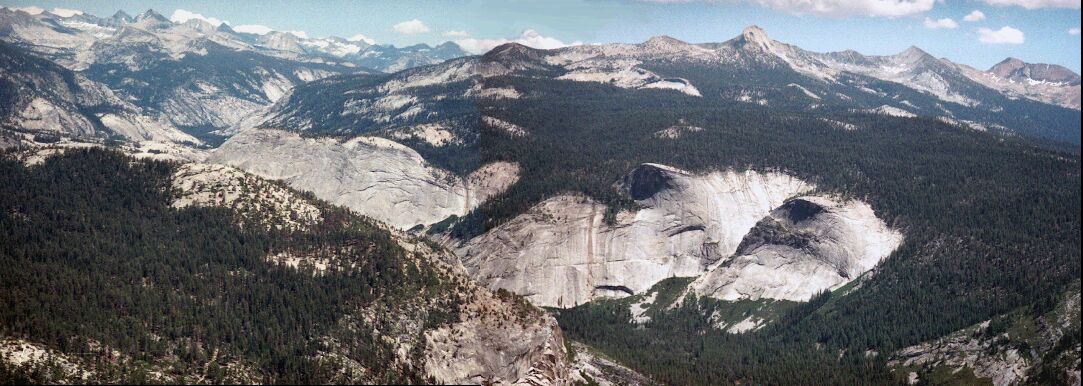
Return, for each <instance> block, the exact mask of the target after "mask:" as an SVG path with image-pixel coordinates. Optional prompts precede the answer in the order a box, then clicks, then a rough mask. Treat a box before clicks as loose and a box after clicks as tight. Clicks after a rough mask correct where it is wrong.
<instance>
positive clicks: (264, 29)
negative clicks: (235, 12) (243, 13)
mask: <svg viewBox="0 0 1083 386" xmlns="http://www.w3.org/2000/svg"><path fill="white" fill-rule="evenodd" d="M231 28H233V30H234V31H237V32H242V33H246V34H256V35H266V34H269V33H271V31H277V30H276V29H274V28H271V27H268V26H265V25H260V24H244V25H239V26H236V27H231ZM279 32H285V33H288V34H290V35H293V36H296V37H299V38H301V39H308V34H307V33H305V31H279Z"/></svg>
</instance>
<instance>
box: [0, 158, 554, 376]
mask: <svg viewBox="0 0 1083 386" xmlns="http://www.w3.org/2000/svg"><path fill="white" fill-rule="evenodd" d="M178 167H179V165H177V164H171V163H163V162H158V161H140V160H135V159H131V158H128V157H126V156H124V155H121V154H120V153H117V152H114V151H108V150H98V149H88V150H76V149H69V150H67V151H65V152H64V154H63V155H56V156H52V157H48V158H46V159H45V160H44V161H43V163H41V164H40V165H33V166H26V165H24V164H23V163H22V162H20V161H18V160H16V154H15V153H12V152H8V153H6V154H5V155H4V157H3V159H2V160H0V178H2V183H0V186H2V187H0V196H2V197H4V199H3V200H2V201H0V205H2V208H0V229H2V230H3V231H2V232H0V265H2V268H0V304H3V307H2V311H0V336H2V337H4V339H17V340H21V341H22V342H23V343H13V344H12V345H9V344H8V343H9V342H8V341H6V340H5V342H4V345H3V348H2V351H4V353H5V354H4V356H5V360H4V361H3V362H2V363H3V369H2V371H0V382H4V383H7V382H25V381H32V382H44V383H53V382H70V381H77V380H79V379H82V380H81V381H80V382H83V381H85V382H92V383H95V382H109V383H114V382H119V383H142V382H147V381H152V382H167V383H174V382H180V383H186V382H213V383H218V382H243V383H253V382H259V383H264V382H267V383H292V382H301V383H327V382H337V383H352V382H362V383H373V382H375V383H400V382H405V383H419V382H437V379H441V380H440V381H441V382H462V380H461V379H462V378H455V377H457V376H459V375H456V373H454V372H452V371H449V370H446V369H444V370H442V371H443V372H442V373H441V372H439V371H441V368H427V366H429V365H431V364H432V363H434V362H433V359H431V358H434V356H433V355H444V356H445V357H449V356H450V355H451V354H452V353H450V352H443V351H440V350H435V349H434V348H433V347H434V346H431V344H434V343H432V342H429V341H428V338H427V334H429V333H430V332H431V331H434V330H437V329H442V328H449V327H452V326H454V325H456V323H459V322H463V321H468V320H469V321H471V323H483V324H482V325H485V324H484V323H491V322H490V321H489V320H490V319H491V318H499V320H501V321H502V323H506V325H503V327H501V328H502V329H504V330H503V331H506V332H504V333H503V334H504V336H505V338H508V339H519V340H521V341H519V342H514V343H512V344H511V345H510V346H509V345H507V344H504V345H502V346H501V347H504V349H506V350H518V349H522V348H523V347H525V348H526V349H527V350H528V351H526V352H524V353H520V354H518V355H517V356H516V357H515V358H510V359H508V360H509V361H521V360H526V361H531V360H534V359H532V358H533V355H534V354H532V353H533V352H535V350H540V349H539V348H536V347H534V346H530V345H531V344H536V341H534V342H535V343H530V341H523V340H526V339H537V338H536V337H537V336H538V335H530V334H534V333H536V331H548V329H549V328H550V327H549V326H548V325H547V324H546V322H545V319H543V318H540V315H539V313H537V311H536V310H535V309H534V308H533V307H531V306H529V305H525V304H523V303H522V301H521V300H520V301H516V300H515V299H514V298H513V297H511V296H510V295H507V294H505V295H504V296H502V297H496V296H494V295H492V294H491V293H488V292H484V291H482V292H479V289H477V288H476V287H475V286H473V285H470V284H469V283H467V282H466V280H465V278H462V277H459V276H456V275H454V274H452V273H450V271H449V270H448V269H447V268H440V267H441V265H440V264H439V263H437V261H436V260H435V259H437V256H438V253H436V254H434V252H436V250H434V249H433V248H432V246H431V245H429V244H426V243H424V242H421V241H420V240H414V241H409V240H407V239H403V237H404V236H402V235H399V236H396V235H393V234H392V233H391V232H389V231H388V230H387V229H386V227H385V226H383V225H381V224H378V223H376V222H374V221H373V220H369V219H365V218H362V217H359V216H357V215H354V214H352V213H350V212H348V211H347V210H345V209H341V208H337V207H334V206H331V205H328V204H325V203H322V202H321V201H318V200H315V199H314V198H312V197H311V196H310V195H302V196H301V197H307V200H308V201H309V202H310V203H311V205H315V208H316V210H317V211H318V212H317V213H319V216H320V217H319V218H320V219H321V220H320V221H318V222H316V223H315V224H313V225H312V226H310V227H303V228H297V227H286V228H285V230H283V228H282V227H277V226H272V225H274V224H283V223H285V221H286V220H283V219H278V220H275V221H274V222H272V223H268V224H264V223H261V222H253V221H251V219H257V218H261V216H260V215H253V214H252V213H247V212H246V211H267V210H274V207H273V206H270V207H269V206H267V205H260V204H259V203H258V202H255V203H247V204H244V205H240V204H238V205H233V206H232V207H229V206H227V207H217V206H185V207H183V208H182V209H177V208H176V207H175V205H171V203H172V202H173V200H174V199H175V198H176V197H178V196H177V194H179V191H177V190H176V189H175V184H174V183H173V181H172V180H173V179H174V178H178V177H176V175H175V172H176V170H177V168H178ZM218 168H221V167H218ZM259 186H261V185H258V184H257V185H252V184H247V183H246V184H242V185H240V186H236V187H230V186H218V187H213V186H212V190H211V191H209V193H210V194H211V196H210V197H211V199H212V200H215V201H219V200H221V199H223V197H234V196H235V195H237V194H241V196H240V197H242V198H243V197H246V195H248V194H252V193H251V192H250V191H249V189H256V188H258V187H259ZM214 189H216V190H214ZM280 189H284V188H280ZM275 194H279V195H280V194H281V193H275ZM235 202H242V201H235ZM267 215H270V216H293V217H294V218H296V216H295V215H291V214H289V213H286V214H282V213H269V214H267ZM263 217H265V216H263ZM242 224H243V225H242ZM426 245H429V246H426ZM407 246H409V248H410V249H409V250H407V249H406V247H407ZM481 307H484V311H478V309H479V308H481ZM471 310H472V311H471ZM501 310H504V311H501ZM502 313H506V314H502ZM533 326H538V327H533ZM477 328H478V329H479V330H478V331H476V332H475V333H476V334H482V330H480V329H481V328H482V327H477ZM539 329H540V330H539ZM515 334H520V335H515ZM547 334H548V333H547ZM556 334H559V332H557V333H556ZM540 336H541V337H542V338H544V337H546V336H549V335H540ZM557 338H558V339H559V335H557ZM448 339H450V341H451V342H452V343H454V344H458V345H470V344H472V343H471V341H470V340H469V339H470V338H463V337H462V335H459V336H457V337H450V338H442V340H441V341H442V342H443V341H446V340H448ZM464 339H465V340H464ZM26 344H32V345H40V346H41V347H44V348H42V350H45V349H49V350H55V351H57V352H59V353H62V354H64V355H66V356H67V357H68V358H75V359H71V360H70V361H66V362H65V361H59V360H58V361H41V362H33V361H31V362H29V363H26V364H24V365H23V366H19V367H12V366H11V365H10V364H11V363H12V362H9V358H7V356H8V355H9V354H10V353H11V351H10V350H18V348H17V347H20V346H21V345H22V346H25V345H26ZM474 344H476V343H474ZM13 347H14V348H13ZM35 347H37V346H35ZM487 349H488V347H482V348H478V349H476V350H477V351H476V352H480V353H484V352H485V350H487ZM433 350H435V351H433ZM434 353H435V354H434ZM455 355H456V356H457V355H459V354H458V353H455ZM471 355H479V356H481V355H487V354H471ZM471 355H466V356H465V357H458V358H459V359H458V361H462V362H463V363H472V362H470V361H476V360H478V359H477V358H474V357H472V356H471ZM69 362H75V364H74V365H62V364H64V363H69ZM14 363H19V362H14ZM435 363H439V362H435ZM485 363H489V362H485ZM427 364H428V365H427ZM530 364H531V363H530V362H527V365H530ZM452 365H454V364H452ZM440 366H448V364H441V365H440ZM475 366H476V365H475ZM482 366H483V367H480V368H477V367H475V370H474V371H475V373H472V374H471V376H477V377H492V376H494V375H492V374H494V373H490V372H495V374H500V375H501V376H505V377H507V376H510V377H513V378H512V379H514V377H517V376H519V375H516V372H515V371H521V370H516V369H525V368H526V367H523V365H520V364H518V362H509V363H506V364H501V365H499V366H497V367H496V368H485V367H484V366H485V365H484V364H483V365H482ZM73 368H75V369H80V370H79V371H75V370H72V369H73ZM479 370H480V371H479ZM80 374H82V375H80ZM434 374H435V375H437V376H442V378H433V375H434ZM457 379H460V380H458V381H457ZM478 379H484V378H478Z"/></svg>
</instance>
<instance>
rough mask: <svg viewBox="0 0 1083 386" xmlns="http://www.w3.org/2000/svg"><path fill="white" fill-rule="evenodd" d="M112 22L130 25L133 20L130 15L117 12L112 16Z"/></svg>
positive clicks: (121, 11) (120, 11)
mask: <svg viewBox="0 0 1083 386" xmlns="http://www.w3.org/2000/svg"><path fill="white" fill-rule="evenodd" d="M113 20H115V21H117V22H121V23H131V22H132V21H134V20H135V19H133V18H132V15H129V14H128V13H127V12H124V10H119V11H117V13H114V14H113Z"/></svg>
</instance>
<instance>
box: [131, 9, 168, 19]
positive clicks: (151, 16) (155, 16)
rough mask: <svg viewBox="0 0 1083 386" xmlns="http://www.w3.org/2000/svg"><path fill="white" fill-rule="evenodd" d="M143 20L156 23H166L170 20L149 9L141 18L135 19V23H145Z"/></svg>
mask: <svg viewBox="0 0 1083 386" xmlns="http://www.w3.org/2000/svg"><path fill="white" fill-rule="evenodd" d="M143 20H155V21H164V22H168V21H169V19H168V18H166V17H165V16H162V14H160V13H158V12H154V10H153V9H147V10H146V11H143V13H140V14H139V16H136V17H135V21H143Z"/></svg>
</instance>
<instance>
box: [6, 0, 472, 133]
mask: <svg viewBox="0 0 1083 386" xmlns="http://www.w3.org/2000/svg"><path fill="white" fill-rule="evenodd" d="M0 39H2V40H4V41H6V42H8V43H10V44H11V45H13V46H15V47H17V48H21V49H23V50H26V51H28V52H31V53H33V54H35V55H37V56H40V57H42V58H45V59H49V60H51V61H53V62H55V63H57V64H59V65H61V66H63V67H64V68H67V69H69V70H72V71H75V72H78V73H80V74H82V75H84V76H86V77H87V78H88V79H90V80H92V81H96V82H99V83H102V84H104V85H106V86H107V87H108V88H109V89H112V90H113V91H115V92H116V94H117V96H118V97H120V98H121V99H124V100H126V101H127V102H128V103H131V104H133V105H135V106H138V107H141V108H143V109H144V110H146V113H147V114H149V115H151V116H152V117H153V118H154V119H156V120H159V121H163V122H168V123H170V124H172V125H173V126H175V127H177V128H179V129H181V130H183V131H185V132H187V133H189V134H191V135H195V136H198V137H201V138H204V139H206V140H208V141H209V142H210V143H215V142H217V141H220V138H221V137H220V136H218V135H216V134H212V133H216V132H218V131H228V129H231V128H234V129H235V128H237V127H241V126H245V125H246V121H245V119H246V118H247V117H250V116H251V115H252V114H253V113H255V112H258V111H260V110H262V109H264V108H266V107H268V106H270V105H271V104H273V103H274V102H275V101H277V100H278V98H280V97H281V96H283V95H285V94H287V93H289V91H290V89H291V88H292V87H294V86H296V85H299V84H302V83H304V82H307V81H311V80H315V79H320V78H324V77H327V76H331V75H337V74H348V73H378V72H381V71H399V70H402V69H404V68H409V67H414V66H419V65H427V64H432V63H437V62H440V61H443V60H446V59H449V58H453V57H458V56H462V55H465V53H464V52H463V51H462V50H461V49H460V48H459V47H458V46H457V45H455V44H454V43H445V44H442V45H440V46H437V47H429V46H427V45H415V46H410V47H405V48H401V49H400V48H396V47H394V46H390V45H370V44H367V43H365V42H361V41H348V40H346V39H342V38H338V37H329V38H322V39H309V38H301V37H298V36H295V35H293V34H291V33H286V32H278V31H271V32H268V33H266V34H263V35H257V34H249V33H240V32H236V31H234V30H232V29H231V28H230V27H229V26H228V25H226V24H222V25H219V26H217V27H216V26H214V25H211V24H210V23H208V22H206V21H203V20H198V19H193V20H188V21H186V22H184V23H174V22H171V21H170V20H169V19H167V18H166V17H165V16H162V15H161V14H158V13H156V12H154V11H153V10H148V11H146V12H143V13H140V14H139V15H136V16H130V15H128V14H126V13H124V12H117V13H116V14H115V15H113V16H112V17H108V18H102V17H97V16H93V15H89V14H78V15H72V16H68V17H64V16H59V15H55V14H52V13H49V12H47V11H46V12H42V13H40V14H36V15H32V14H29V13H26V12H22V11H17V10H12V9H8V8H2V9H0Z"/></svg>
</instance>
